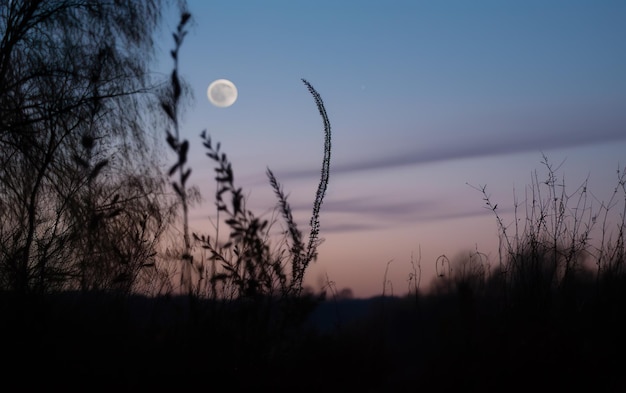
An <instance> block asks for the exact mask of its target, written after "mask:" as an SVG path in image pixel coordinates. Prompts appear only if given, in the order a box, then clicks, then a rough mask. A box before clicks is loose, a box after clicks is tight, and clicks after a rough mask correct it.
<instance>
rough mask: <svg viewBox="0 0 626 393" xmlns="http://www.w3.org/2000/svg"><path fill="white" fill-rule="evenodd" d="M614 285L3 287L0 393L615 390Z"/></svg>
mask: <svg viewBox="0 0 626 393" xmlns="http://www.w3.org/2000/svg"><path fill="white" fill-rule="evenodd" d="M622 292H623V291H618V292H616V293H612V294H611V296H610V297H606V296H605V297H601V296H586V295H582V294H576V295H575V296H571V297H567V298H552V297H550V298H549V300H546V299H541V301H530V300H529V301H525V302H520V301H517V302H516V301H511V300H510V299H509V300H507V299H501V298H497V297H495V298H489V297H477V296H475V295H473V294H472V293H464V292H454V293H448V294H442V295H438V296H432V297H420V298H419V299H417V298H415V297H412V298H403V299H400V298H389V297H387V298H375V299H369V300H344V301H341V302H335V301H333V300H326V301H321V302H319V303H316V300H315V299H314V298H308V300H306V301H300V302H294V303H291V304H290V305H289V307H286V308H284V310H286V312H289V313H291V314H292V315H287V316H284V315H283V317H282V319H280V317H277V316H276V315H281V313H280V312H276V310H274V309H272V310H274V311H268V312H267V313H266V312H265V311H267V310H269V308H266V307H263V306H259V305H258V304H256V303H252V302H251V303H247V304H243V305H241V304H239V305H237V306H233V305H232V304H231V305H229V306H227V307H226V306H224V305H216V304H215V303H212V302H208V301H199V300H198V299H190V298H188V297H180V298H172V297H168V298H158V299H147V298H143V297H132V298H128V297H126V298H119V297H115V296H105V295H96V294H90V295H77V294H61V295H55V296H46V297H44V298H41V297H30V298H24V297H16V296H14V295H11V294H6V293H5V294H2V298H1V306H2V314H1V317H2V324H1V331H0V334H1V335H0V337H1V340H2V341H1V347H2V357H3V364H4V366H2V368H1V370H2V371H1V372H0V378H1V382H0V383H1V384H2V385H1V386H3V389H2V390H3V391H6V392H14V391H52V390H58V391H84V392H93V391H133V392H137V391H151V392H154V391H207V392H210V391H224V390H226V391H252V390H253V391H259V392H261V391H271V392H282V391H285V392H286V391H293V392H344V391H354V392H396V391H397V392H413V391H415V392H417V391H419V392H435V391H437V392H445V391H450V392H472V391H480V392H527V391H528V390H532V391H538V390H540V391H550V390H551V391H567V390H572V389H575V391H593V392H624V391H626V378H625V377H623V375H624V374H623V373H624V366H625V365H626V335H625V333H626V318H625V317H626V307H625V306H626V303H624V302H623V301H622V300H623V299H626V296H623V293H622ZM259 310H265V311H263V312H259ZM309 311H310V312H309ZM268 315H269V317H268ZM278 320H280V321H282V322H277V321H278ZM5 388H6V389H5Z"/></svg>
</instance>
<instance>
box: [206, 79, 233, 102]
mask: <svg viewBox="0 0 626 393" xmlns="http://www.w3.org/2000/svg"><path fill="white" fill-rule="evenodd" d="M207 96H208V97H209V101H211V104H213V105H215V106H217V107H219V108H227V107H229V106H231V105H232V104H234V103H235V101H237V87H236V86H235V84H234V83H233V82H231V81H229V80H228V79H217V80H214V81H213V82H211V84H210V85H209V88H208V89H207Z"/></svg>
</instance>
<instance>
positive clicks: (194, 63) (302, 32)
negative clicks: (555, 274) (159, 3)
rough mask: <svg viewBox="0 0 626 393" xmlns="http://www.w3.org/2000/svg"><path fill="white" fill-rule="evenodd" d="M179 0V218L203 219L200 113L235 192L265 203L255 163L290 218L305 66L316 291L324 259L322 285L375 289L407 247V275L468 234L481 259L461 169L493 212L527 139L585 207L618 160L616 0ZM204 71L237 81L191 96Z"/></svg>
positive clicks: (458, 246) (620, 31) (305, 192)
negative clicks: (182, 149)
mask: <svg viewBox="0 0 626 393" xmlns="http://www.w3.org/2000/svg"><path fill="white" fill-rule="evenodd" d="M189 11H190V12H191V13H192V15H193V17H194V24H193V25H192V26H190V29H189V34H188V35H187V37H186V38H185V42H184V44H183V47H182V49H181V53H180V74H181V76H182V77H183V78H184V79H185V80H186V82H187V83H188V84H189V85H190V86H191V87H192V89H193V95H194V99H193V101H192V104H191V106H190V107H189V108H188V110H187V112H186V113H185V117H184V122H183V135H184V137H186V138H187V139H189V140H190V142H191V143H192V147H191V153H190V154H191V166H192V167H193V168H194V173H193V174H192V176H191V180H190V182H191V183H193V184H195V185H197V186H198V187H200V190H201V191H202V193H203V196H204V197H205V202H204V203H203V204H202V205H201V206H200V207H198V208H196V209H195V210H194V211H193V213H192V221H191V226H192V229H193V230H195V231H198V232H200V233H209V234H213V230H212V227H211V226H210V224H209V223H208V221H207V219H206V217H207V216H208V215H214V213H215V209H214V205H213V200H212V196H213V193H214V191H215V182H214V181H213V180H212V179H213V163H212V162H210V161H209V160H208V158H206V157H205V156H204V150H203V147H202V145H201V142H200V139H199V137H198V135H199V134H200V132H201V131H202V130H204V129H206V130H207V132H208V133H209V134H210V135H211V137H212V138H213V140H215V141H216V142H217V141H219V142H221V144H222V150H223V151H224V152H226V153H227V154H228V156H229V158H230V160H231V161H232V163H233V166H234V168H233V169H234V172H235V181H236V183H237V184H238V185H239V186H241V187H243V189H244V191H245V193H246V195H247V196H248V199H247V201H248V202H247V203H248V207H249V208H250V209H251V210H253V211H254V212H255V213H256V214H257V215H264V217H267V218H270V217H271V213H272V208H273V207H274V205H275V202H276V200H275V198H274V195H273V192H272V189H271V188H270V186H269V184H268V182H267V179H266V177H265V169H266V167H269V168H270V169H272V171H273V172H274V173H275V175H276V176H277V177H278V180H279V181H280V182H281V184H282V186H283V188H284V190H285V191H286V192H287V193H289V199H288V200H289V202H290V203H291V205H292V207H293V209H294V215H295V216H296V217H297V221H298V223H299V226H300V229H301V230H302V231H303V232H304V233H305V234H308V230H309V227H308V220H309V217H310V213H311V209H312V203H313V200H314V197H315V191H316V189H317V185H318V181H319V171H320V166H321V160H322V153H323V137H324V134H323V125H322V120H321V117H320V116H319V114H318V111H317V108H316V106H315V103H314V101H313V98H312V97H311V95H310V94H309V92H308V91H307V90H306V87H305V86H304V85H303V84H302V82H301V81H300V79H301V78H305V79H307V80H308V81H309V82H310V83H311V84H312V85H313V86H314V87H315V89H316V90H317V91H318V92H319V93H320V95H321V96H322V99H323V100H324V103H325V105H326V110H327V112H328V116H329V118H330V122H331V125H332V158H331V175H330V183H329V187H328V192H327V195H326V199H325V201H324V204H323V206H322V213H321V220H320V221H321V234H320V235H321V237H323V238H324V239H325V241H324V243H323V244H322V245H321V246H320V248H319V259H318V261H317V263H315V265H313V266H311V268H310V269H309V271H308V273H307V279H306V281H307V282H308V283H309V284H310V285H311V286H312V287H313V288H314V289H316V290H318V289H319V288H320V287H321V286H322V285H323V281H325V280H326V275H328V278H329V279H330V280H332V281H333V282H334V283H335V285H336V287H337V289H338V290H340V289H342V288H346V287H347V288H351V289H352V290H353V291H354V294H355V295H356V296H358V297H366V296H373V295H378V294H380V293H381V292H382V289H383V280H384V274H385V269H386V267H387V265H388V262H389V261H392V262H391V263H390V264H389V266H388V268H389V271H388V273H387V279H388V280H389V283H388V284H387V288H386V293H390V292H391V291H392V290H393V293H394V294H403V293H406V291H407V278H408V275H409V273H411V272H412V267H411V255H412V254H413V258H414V260H415V261H416V262H417V256H418V252H419V250H420V249H421V263H420V264H421V268H422V280H421V285H420V288H423V289H425V288H427V287H428V285H429V284H430V281H431V279H432V277H433V275H434V269H435V260H436V258H437V257H438V256H439V255H441V254H446V255H447V256H448V257H450V258H454V257H455V256H457V255H458V254H459V253H461V254H462V255H467V254H468V253H469V252H470V251H472V250H476V249H478V250H479V251H481V252H484V253H486V254H488V255H489V257H490V263H491V265H492V266H496V265H497V263H498V259H497V258H498V254H497V244H498V231H497V226H496V220H495V216H494V215H493V213H491V212H490V211H488V210H487V209H485V208H484V202H483V200H482V195H481V193H480V192H478V191H477V190H475V189H474V188H472V187H471V186H470V185H474V186H484V185H486V186H487V191H488V192H489V194H490V195H491V197H492V199H493V201H494V202H495V203H498V211H499V212H500V213H501V214H502V216H503V217H504V218H505V219H511V216H510V212H511V211H512V210H513V204H514V197H515V196H517V199H518V202H520V203H521V202H523V200H524V197H525V190H526V189H527V186H528V185H530V181H531V174H532V173H533V171H537V172H538V175H539V177H540V178H544V177H545V174H546V171H545V167H544V166H542V165H541V160H542V152H543V153H545V154H546V155H547V157H548V159H549V160H550V161H551V162H552V163H553V164H554V165H555V166H558V165H559V164H561V163H562V166H561V167H560V169H559V171H558V174H559V175H560V176H565V184H566V190H568V191H569V192H573V191H575V189H576V188H577V187H578V186H579V185H580V184H581V183H582V181H583V180H584V179H585V178H586V177H589V183H588V188H589V190H590V191H591V192H592V193H593V195H594V196H595V197H596V198H597V200H594V201H593V205H592V206H593V208H594V209H595V208H596V207H597V206H599V203H600V201H602V200H605V201H606V200H608V198H609V197H610V194H611V193H612V192H613V190H614V188H615V186H616V185H617V175H616V170H617V169H618V167H619V166H621V167H622V168H623V167H624V166H625V165H626V45H624V39H625V38H626V23H624V20H626V2H624V1H609V0H601V1H598V0H596V1H591V0H589V1H579V0H566V1H565V0H564V1H557V0H551V1H545V0H543V1H535V0H529V1H523V2H522V1H518V2H514V1H501V0H493V1H484V0H476V1H471V2H468V1H463V0H454V1H453V0H442V1H418V0H411V1H382V0H380V1H369V0H359V1H336V0H317V1H292V0H284V1H275V0H267V1H262V2H260V1H252V0H249V1H212V2H206V1H194V0H189ZM171 14H172V15H171V17H168V19H167V20H168V23H167V24H166V26H165V27H164V33H163V38H162V39H161V40H160V50H161V55H160V57H159V58H160V59H162V60H160V62H159V69H162V70H163V72H169V70H170V69H171V62H170V58H169V55H168V52H169V49H170V48H171V47H172V39H171V34H170V32H171V31H172V30H173V29H174V28H175V26H176V23H177V22H178V15H176V13H175V12H172V13H171ZM220 78H225V79H229V80H231V81H233V82H234V83H235V84H236V85H237V89H238V91H239V97H238V100H237V102H236V103H235V104H234V105H233V106H231V107H228V108H218V107H215V106H212V105H211V104H210V103H209V101H208V100H207V97H206V89H207V86H208V85H209V84H210V83H211V82H212V81H213V80H215V79H220ZM194 141H195V142H196V143H194ZM468 183H469V185H468ZM276 228H277V229H279V228H280V227H279V226H278V224H277V227H276ZM392 287H393V288H392Z"/></svg>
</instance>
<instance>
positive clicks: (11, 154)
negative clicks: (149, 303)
mask: <svg viewBox="0 0 626 393" xmlns="http://www.w3.org/2000/svg"><path fill="white" fill-rule="evenodd" d="M162 5H163V4H162V2H161V1H160V0H146V1H136V2H135V1H131V2H126V1H117V0H116V1H110V2H103V1H96V0H71V1H70V0H29V1H28V0H27V1H11V0H0V34H1V37H0V223H1V227H0V289H9V290H15V291H18V292H30V291H38V292H42V291H48V290H54V289H79V288H80V289H84V290H85V289H104V288H114V287H115V288H121V289H124V290H129V289H130V287H131V286H132V283H133V282H134V280H135V279H136V278H137V276H138V274H139V272H140V271H141V270H145V268H146V267H148V268H149V267H151V266H153V263H154V262H153V260H152V258H153V256H154V251H153V249H154V247H155V245H156V240H157V238H158V236H159V235H160V234H161V233H162V231H163V228H164V222H165V221H166V220H167V209H166V207H167V205H166V204H167V203H168V202H167V199H166V198H165V197H164V196H163V195H164V189H163V187H164V186H165V183H164V181H163V176H161V175H160V172H159V171H160V170H159V169H158V168H159V166H158V165H157V161H156V158H154V157H157V156H158V155H156V154H153V152H154V149H157V148H159V145H157V144H156V143H155V142H156V140H157V138H154V137H152V135H151V134H150V132H148V130H154V132H159V130H158V129H156V128H155V127H150V124H151V123H150V122H151V121H154V119H153V118H151V117H150V116H151V114H153V113H158V112H155V111H151V110H150V109H151V108H152V107H153V105H155V104H156V102H157V100H156V98H155V95H153V94H148V93H149V92H151V91H152V90H154V89H155V88H156V85H155V82H154V81H153V80H152V78H151V76H150V73H149V64H150V61H151V60H152V58H153V56H154V45H153V44H154V43H153V35H154V33H155V31H156V29H157V27H158V25H159V22H160V19H161V10H162Z"/></svg>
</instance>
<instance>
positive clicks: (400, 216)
mask: <svg viewBox="0 0 626 393" xmlns="http://www.w3.org/2000/svg"><path fill="white" fill-rule="evenodd" d="M292 209H293V211H294V212H296V211H297V212H307V213H308V211H309V210H310V207H309V206H307V205H304V204H298V205H294V206H292ZM322 210H323V211H324V214H325V215H326V217H325V218H326V219H327V220H322V231H323V232H325V233H328V232H353V231H369V230H381V229H389V228H395V227H397V226H398V225H413V224H416V223H425V222H433V221H440V220H449V219H461V218H471V217H479V216H484V215H493V212H492V211H490V210H488V209H480V208H479V209H473V208H471V209H467V208H465V209H463V208H454V207H450V206H448V205H446V204H445V203H443V202H441V201H435V200H427V201H414V202H411V201H406V202H400V203H397V202H396V203H394V202H387V203H381V202H378V201H377V200H374V199H370V198H351V199H342V200H330V201H328V202H326V203H324V206H323V209H322ZM512 212H513V209H512V208H511V209H508V210H507V209H499V210H498V214H501V215H503V214H507V213H512ZM339 214H341V217H339V216H338V215H339ZM307 224H308V222H298V225H299V226H300V227H301V228H305V227H306V225H307Z"/></svg>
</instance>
